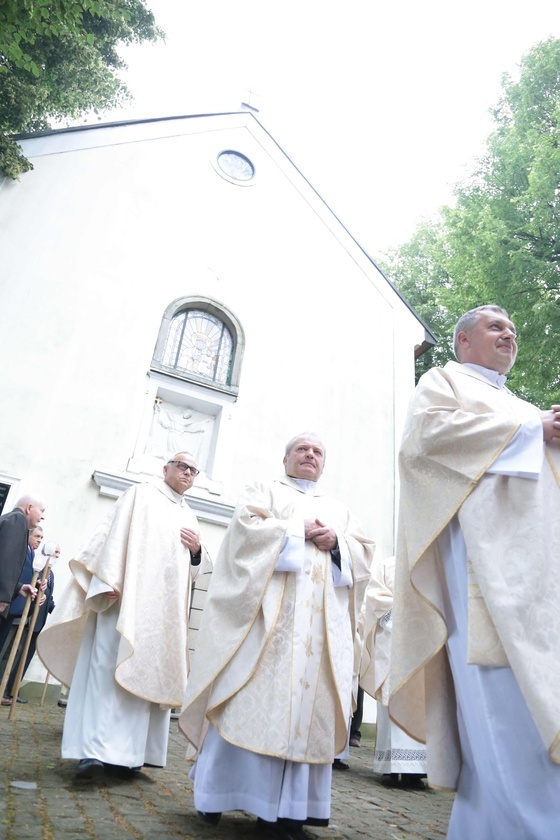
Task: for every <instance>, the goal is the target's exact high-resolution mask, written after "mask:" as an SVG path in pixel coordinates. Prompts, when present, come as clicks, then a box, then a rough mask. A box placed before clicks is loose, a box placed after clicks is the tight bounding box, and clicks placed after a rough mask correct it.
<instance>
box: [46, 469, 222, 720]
mask: <svg viewBox="0 0 560 840" xmlns="http://www.w3.org/2000/svg"><path fill="white" fill-rule="evenodd" d="M183 526H185V527H188V528H193V529H196V530H198V523H197V520H196V516H195V515H194V513H193V511H192V510H191V509H190V508H189V506H188V504H187V502H186V500H185V499H184V497H183V496H181V495H179V494H178V493H175V492H174V491H173V490H172V489H171V488H170V487H169V486H168V485H167V484H166V483H165V482H164V481H163V480H162V481H160V482H158V483H157V484H156V483H154V484H142V485H138V486H134V487H131V488H129V490H127V491H126V493H124V495H123V496H122V497H121V498H120V499H119V500H118V502H117V503H116V504H115V505H114V506H113V508H112V509H111V510H110V511H109V513H108V515H107V516H106V517H105V519H104V520H103V521H102V522H101V523H100V524H99V526H98V527H97V529H96V530H95V531H94V532H93V534H92V535H91V537H90V539H89V540H88V542H87V543H86V544H85V545H84V547H83V548H82V550H81V551H80V552H79V553H78V555H77V556H76V557H75V558H74V559H72V560H71V561H70V569H71V571H72V575H73V576H72V579H71V581H70V582H69V584H68V586H67V587H66V589H65V590H64V592H63V594H62V596H61V598H60V600H58V599H57V606H56V610H55V611H54V613H53V617H52V620H51V621H50V622H49V623H48V625H47V627H46V628H45V629H44V630H43V632H42V633H41V634H40V637H39V639H38V641H37V651H38V653H39V656H40V658H41V660H42V661H43V663H44V664H45V666H46V667H47V668H48V670H49V671H50V672H51V673H52V674H53V675H54V676H55V677H56V678H57V679H58V680H60V682H62V683H63V684H64V685H71V683H72V679H73V673H74V667H75V664H76V660H77V657H78V652H79V649H80V644H81V642H82V637H83V634H84V630H85V627H86V623H87V620H88V616H89V615H90V612H91V611H93V612H103V611H106V610H108V609H110V608H112V607H113V606H114V604H115V602H114V601H109V599H108V598H106V597H105V595H104V594H103V589H105V591H110V590H115V591H116V592H118V593H119V598H118V601H117V602H116V603H117V605H118V606H117V616H116V623H115V630H116V632H117V634H118V652H117V656H116V663H115V669H114V678H115V679H116V681H117V683H118V684H119V685H120V686H121V687H122V688H123V689H124V690H125V691H127V692H129V693H130V694H133V695H136V696H137V697H140V698H143V699H144V700H148V701H150V702H152V703H158V704H160V705H162V706H164V707H167V708H172V707H176V706H180V705H181V702H182V698H183V695H184V691H185V687H186V683H187V672H188V647H187V622H188V612H189V604H190V593H191V580H192V579H193V578H194V577H196V576H197V575H198V574H202V573H203V572H204V571H205V570H207V569H209V568H211V562H210V559H209V557H208V555H207V553H206V552H205V551H204V550H203V552H202V561H201V563H200V564H199V565H198V566H192V567H191V555H190V552H189V551H188V549H187V548H185V546H183V545H182V543H181V539H180V529H181V527H183Z"/></svg>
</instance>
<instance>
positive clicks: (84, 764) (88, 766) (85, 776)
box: [76, 758, 105, 782]
mask: <svg viewBox="0 0 560 840" xmlns="http://www.w3.org/2000/svg"><path fill="white" fill-rule="evenodd" d="M104 775H105V765H104V764H103V762H102V761H99V759H98V758H82V760H81V761H79V762H78V769H77V770H76V779H77V780H78V781H80V782H94V781H95V780H96V779H102V778H103V776H104Z"/></svg>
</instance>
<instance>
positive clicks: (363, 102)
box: [102, 0, 560, 257]
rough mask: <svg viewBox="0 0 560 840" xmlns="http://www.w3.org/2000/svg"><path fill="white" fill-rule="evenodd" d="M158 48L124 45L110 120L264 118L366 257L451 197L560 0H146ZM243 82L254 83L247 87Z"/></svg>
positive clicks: (559, 17) (556, 15) (558, 22)
mask: <svg viewBox="0 0 560 840" xmlns="http://www.w3.org/2000/svg"><path fill="white" fill-rule="evenodd" d="M148 6H149V7H150V8H151V9H152V10H153V12H154V14H155V16H156V20H157V22H158V24H159V25H160V26H161V28H162V29H164V31H165V32H166V35H167V39H166V43H165V44H162V45H157V46H152V45H143V46H141V47H134V48H130V49H128V50H127V51H126V52H125V57H126V60H127V62H128V65H129V71H128V73H127V74H126V75H125V80H126V82H127V84H128V85H129V87H130V89H131V91H132V93H133V94H134V97H135V104H134V105H133V106H131V107H130V108H127V109H126V110H124V111H118V112H111V113H110V114H109V115H104V116H103V118H102V121H106V120H112V119H131V118H149V117H158V116H174V115H178V114H196V113H211V112H215V111H231V110H238V109H239V107H240V104H241V102H242V100H244V99H245V100H247V97H249V96H250V97H251V99H250V101H251V104H253V105H256V106H257V107H258V108H259V114H258V115H257V116H258V119H259V120H260V122H261V123H262V124H263V126H264V127H265V128H266V129H267V130H268V131H269V132H270V134H271V135H272V136H273V138H274V139H275V140H276V141H277V143H279V145H280V146H281V147H282V148H283V149H284V151H285V152H286V153H287V154H288V155H289V156H290V157H291V159H292V160H293V162H294V163H295V164H296V166H298V168H299V169H300V170H301V171H302V173H303V174H304V175H305V177H306V178H307V179H308V180H309V181H310V182H311V183H312V184H313V186H314V187H315V188H316V189H317V190H318V192H319V193H320V195H321V196H322V198H323V199H324V200H325V201H326V202H327V203H328V204H329V205H330V207H331V208H332V209H333V211H334V212H335V213H336V214H337V215H338V216H339V218H340V219H341V221H342V222H343V223H344V224H345V225H346V227H348V228H349V230H350V232H351V233H352V234H353V235H354V236H355V237H356V238H357V239H358V241H359V242H360V243H361V244H362V245H363V246H364V247H365V248H366V250H367V251H368V252H369V253H370V254H371V256H373V257H380V256H382V254H383V252H384V251H386V250H387V248H390V247H391V246H394V245H397V244H399V243H401V242H404V241H406V239H408V238H409V237H410V235H411V234H412V232H413V230H414V228H415V227H416V225H417V224H418V223H419V222H420V221H421V220H422V219H423V218H429V217H431V216H432V215H433V214H434V213H435V212H436V211H437V209H438V207H440V206H441V205H442V204H444V203H447V202H449V201H451V200H452V187H453V184H455V183H456V182H457V181H459V180H460V179H461V178H462V177H463V176H464V175H465V174H466V172H467V171H468V170H469V169H470V167H471V166H472V164H473V161H474V159H475V158H476V156H477V155H478V154H480V152H481V151H482V148H483V144H484V141H485V139H486V137H487V135H488V133H489V132H490V130H491V127H492V122H491V117H490V115H489V113H488V109H489V108H490V107H492V106H493V105H495V104H496V102H497V101H498V98H499V95H500V82H501V77H502V74H503V73H504V72H508V73H510V74H513V75H514V76H515V75H516V73H517V69H518V65H519V61H520V59H521V57H522V55H523V54H524V53H525V52H526V51H527V50H529V49H530V48H531V47H532V46H534V45H535V44H537V43H538V42H539V41H542V40H545V39H547V38H548V37H550V36H554V37H560V2H559V0H532V2H531V3H530V4H521V3H517V2H515V0H513V1H512V0H471V2H469V3H458V2H455V0H392V2H387V0H384V2H379V0H339V1H338V2H334V0H331V2H328V0H284V2H281V3H279V4H271V3H267V2H265V0H238V2H237V3H235V2H231V0H206V1H205V2H200V0H199V2H196V3H195V2H191V1H190V0H148ZM249 90H251V91H253V93H251V94H250V93H249V92H248V91H249Z"/></svg>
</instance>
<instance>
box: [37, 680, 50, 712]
mask: <svg viewBox="0 0 560 840" xmlns="http://www.w3.org/2000/svg"><path fill="white" fill-rule="evenodd" d="M50 675H51V672H50V671H47V676H46V677H45V684H44V686H43V693H42V694H41V702H40V703H39V705H40V706H43V705H44V703H45V696H46V694H47V688H48V687H49V677H50Z"/></svg>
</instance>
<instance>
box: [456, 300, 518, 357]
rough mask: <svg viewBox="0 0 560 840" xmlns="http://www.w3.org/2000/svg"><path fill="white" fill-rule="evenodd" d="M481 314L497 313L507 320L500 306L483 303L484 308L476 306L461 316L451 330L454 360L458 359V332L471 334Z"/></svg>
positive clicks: (505, 313)
mask: <svg viewBox="0 0 560 840" xmlns="http://www.w3.org/2000/svg"><path fill="white" fill-rule="evenodd" d="M483 312H499V314H500V315H505V317H506V318H509V315H508V314H507V312H506V310H505V309H502V307H501V306H496V304H494V303H485V304H484V306H477V307H475V309H469V311H468V312H465V314H464V315H461V317H460V318H459V320H458V321H457V323H456V324H455V329H454V330H453V352H454V353H455V358H456V359H459V355H458V352H457V351H458V349H459V342H458V341H457V336H458V335H459V333H460V332H467V333H468V332H471V331H472V330H473V329H474V328H475V327H476V325H477V323H478V320H479V318H480V316H481V315H482V313H483Z"/></svg>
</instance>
